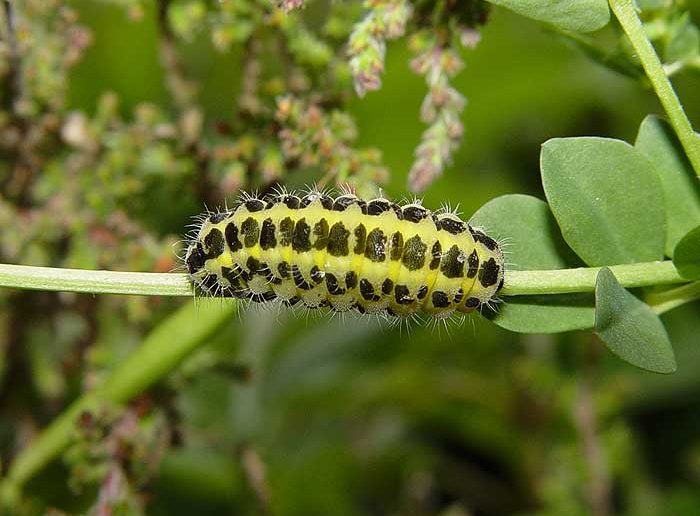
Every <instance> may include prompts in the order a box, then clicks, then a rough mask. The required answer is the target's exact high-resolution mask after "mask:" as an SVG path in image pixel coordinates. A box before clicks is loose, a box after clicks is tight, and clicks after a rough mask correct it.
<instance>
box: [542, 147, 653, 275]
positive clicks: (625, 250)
mask: <svg viewBox="0 0 700 516" xmlns="http://www.w3.org/2000/svg"><path fill="white" fill-rule="evenodd" d="M540 164H541V169H542V185H543V187H544V191H545V195H546V196H547V200H548V201H549V206H550V208H551V210H552V212H553V213H554V217H555V218H556V219H557V222H558V223H559V227H560V228H561V232H562V235H563V236H564V240H566V242H567V243H568V244H569V246H570V247H571V248H572V249H573V250H574V251H575V252H576V254H578V256H579V257H581V259H582V260H583V261H584V262H585V263H586V264H587V265H590V266H601V265H615V264H622V263H635V262H646V261H654V260H660V259H662V258H663V255H664V243H665V233H666V231H665V230H666V218H665V210H664V206H663V195H662V194H661V183H660V181H659V178H658V177H657V175H656V172H655V171H654V169H653V167H652V165H651V163H649V160H647V159H646V158H645V157H644V156H643V155H642V154H641V153H639V152H637V151H636V150H635V149H634V147H632V146H631V145H629V144H627V143H625V142H623V141H620V140H611V139H606V138H592V137H583V138H555V139H552V140H549V141H547V142H545V144H544V145H543V146H542V153H541V155H540Z"/></svg>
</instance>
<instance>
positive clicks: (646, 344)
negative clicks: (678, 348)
mask: <svg viewBox="0 0 700 516" xmlns="http://www.w3.org/2000/svg"><path fill="white" fill-rule="evenodd" d="M595 301H596V312H595V332H596V335H598V337H600V339H601V340H602V341H603V342H605V344H606V345H607V346H608V348H609V349H610V351H612V352H613V353H615V354H616V355H617V356H619V357H620V358H621V359H623V360H625V361H626V362H629V363H630V364H632V365H635V366H637V367H639V368H641V369H646V370H648V371H652V372H655V373H672V372H674V371H675V370H676V358H675V356H674V354H673V348H672V347H671V343H670V342H669V340H668V335H667V334H666V329H665V328H664V325H663V324H662V323H661V319H659V316H658V315H656V314H655V313H654V311H653V310H652V309H651V308H650V307H649V306H648V305H647V304H646V303H644V302H642V301H641V300H639V299H638V298H637V297H635V296H634V295H632V294H631V293H629V292H628V291H627V290H625V289H624V288H623V287H622V286H621V285H620V284H619V283H618V281H617V279H616V278H615V275H614V274H613V273H612V271H610V269H608V268H607V267H605V268H603V269H601V270H600V272H599V273H598V276H597V278H596V288H595Z"/></svg>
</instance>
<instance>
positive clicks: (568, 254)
mask: <svg viewBox="0 0 700 516" xmlns="http://www.w3.org/2000/svg"><path fill="white" fill-rule="evenodd" d="M469 222H470V224H472V225H474V226H478V227H483V228H484V229H485V230H486V231H487V232H488V233H489V234H491V235H493V236H495V237H496V238H498V239H499V240H500V241H501V242H503V243H504V246H505V252H506V262H507V270H533V269H534V270H545V269H565V268H569V267H577V266H580V265H581V262H580V261H579V260H578V258H577V257H576V255H575V254H574V253H573V252H572V251H571V249H570V248H569V247H568V246H567V245H566V243H565V242H564V240H563V239H562V237H561V233H560V232H559V228H558V227H557V223H556V221H555V220H554V217H553V216H552V213H551V212H550V211H549V207H548V206H547V204H546V203H545V202H543V201H541V200H539V199H537V198H535V197H531V196H529V195H504V196H502V197H498V198H496V199H494V200H492V201H490V202H488V203H487V204H485V205H484V206H483V207H482V208H481V209H479V211H477V212H476V213H475V214H474V216H473V217H472V218H471V220H470V221H469ZM504 301H505V302H504V303H503V304H501V305H499V307H498V311H497V312H494V313H490V314H486V316H487V317H489V318H490V319H492V320H493V322H495V323H496V324H498V325H499V326H501V327H503V328H506V329H508V330H511V331H519V332H524V333H557V332H562V331H567V330H575V329H582V328H592V327H593V322H594V308H593V306H594V303H593V296H592V295H587V294H571V295H555V296H550V295H548V296H511V297H507V298H505V300H504Z"/></svg>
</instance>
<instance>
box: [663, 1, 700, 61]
mask: <svg viewBox="0 0 700 516" xmlns="http://www.w3.org/2000/svg"><path fill="white" fill-rule="evenodd" d="M699 52H700V31H699V30H698V28H697V27H696V26H695V25H694V24H693V21H692V20H691V19H690V13H688V12H685V13H683V14H682V15H681V16H680V17H679V18H678V19H676V20H674V21H673V22H672V23H671V24H670V26H669V35H668V44H667V45H666V52H665V56H664V57H665V60H666V62H671V63H672V62H674V61H683V60H686V59H693V58H695V57H697V56H698V53H699Z"/></svg>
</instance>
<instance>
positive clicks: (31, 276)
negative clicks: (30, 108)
mask: <svg viewBox="0 0 700 516" xmlns="http://www.w3.org/2000/svg"><path fill="white" fill-rule="evenodd" d="M610 269H611V270H612V271H613V273H614V274H615V276H616V277H617V279H618V281H619V282H620V283H621V284H622V285H623V286H624V287H628V288H633V287H648V286H652V285H668V284H674V283H684V282H686V281H687V280H685V279H683V278H682V277H681V276H680V275H679V274H678V271H676V268H675V267H674V266H673V262H671V261H665V262H647V263H632V264H628V265H613V266H611V267H610ZM599 270H600V267H590V268H580V269H559V270H550V271H507V272H506V278H505V286H504V288H503V291H502V294H503V295H505V296H522V295H529V294H566V293H572V292H593V291H594V290H595V278H596V275H597V274H598V271H599ZM0 287H11V288H23V289H31V290H54V291H69V292H89V293H92V294H137V295H144V296H192V287H191V286H190V283H189V279H188V277H187V274H177V273H172V274H159V273H148V272H110V271H86V270H79V269H54V268H50V267H30V266H23V265H3V264H0Z"/></svg>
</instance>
